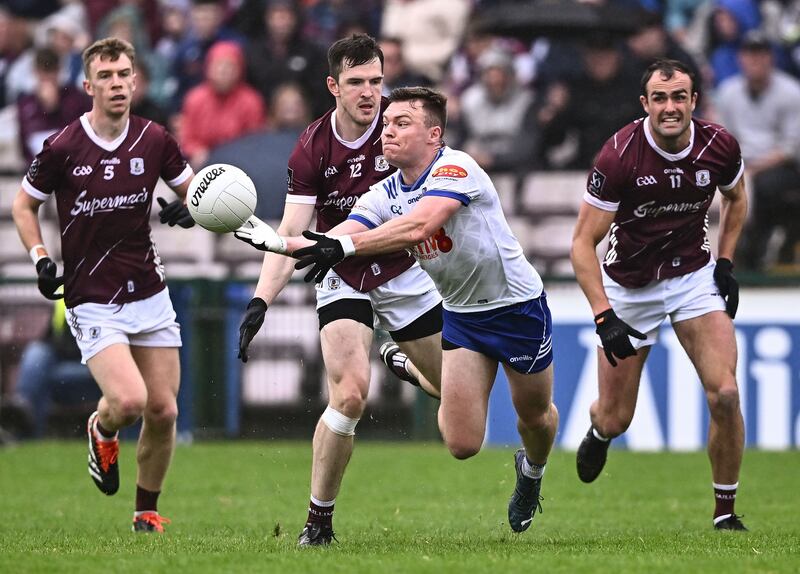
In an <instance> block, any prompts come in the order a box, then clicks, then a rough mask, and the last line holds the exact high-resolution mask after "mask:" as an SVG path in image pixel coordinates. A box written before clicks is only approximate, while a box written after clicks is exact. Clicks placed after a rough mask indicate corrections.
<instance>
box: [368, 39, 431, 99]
mask: <svg viewBox="0 0 800 574" xmlns="http://www.w3.org/2000/svg"><path fill="white" fill-rule="evenodd" d="M378 44H379V45H380V47H381V50H383V95H384V96H386V97H389V94H390V93H391V92H392V90H393V89H395V88H406V87H410V86H426V87H429V86H430V85H431V81H430V80H429V79H428V78H426V77H425V76H423V75H422V74H415V73H413V72H410V71H409V70H408V66H407V65H406V61H405V59H404V58H403V41H402V40H401V39H400V38H382V39H381V40H380V41H379V42H378Z"/></svg>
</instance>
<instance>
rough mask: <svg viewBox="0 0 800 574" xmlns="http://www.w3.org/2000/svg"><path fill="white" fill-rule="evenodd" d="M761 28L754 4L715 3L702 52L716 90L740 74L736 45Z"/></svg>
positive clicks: (736, 0)
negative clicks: (706, 60) (747, 34)
mask: <svg viewBox="0 0 800 574" xmlns="http://www.w3.org/2000/svg"><path fill="white" fill-rule="evenodd" d="M760 25H761V14H760V12H759V10H758V4H757V3H756V1H755V0H715V8H714V10H713V11H712V12H711V16H710V18H709V20H708V26H709V34H708V40H709V45H708V47H707V48H706V50H705V52H706V54H707V55H708V64H709V66H710V67H711V75H712V82H713V85H714V86H715V87H716V86H718V85H720V84H721V83H722V82H724V81H725V80H726V79H728V78H730V77H731V76H734V75H736V74H738V73H739V62H738V59H737V52H738V49H739V42H740V41H741V39H742V37H743V36H744V35H745V34H746V33H747V32H748V31H750V30H753V29H756V28H758V27H759V26H760Z"/></svg>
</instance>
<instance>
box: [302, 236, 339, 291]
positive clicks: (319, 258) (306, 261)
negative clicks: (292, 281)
mask: <svg viewBox="0 0 800 574" xmlns="http://www.w3.org/2000/svg"><path fill="white" fill-rule="evenodd" d="M303 237H305V238H306V239H313V240H314V241H316V243H315V244H314V245H309V246H308V247H302V248H300V249H298V250H297V251H295V252H294V253H292V257H294V258H295V259H299V260H300V261H298V262H297V263H295V264H294V268H295V269H305V268H306V267H308V266H309V265H313V267H312V268H311V270H310V271H309V272H308V273H306V276H305V277H303V280H304V281H305V282H306V283H311V282H312V281H313V282H314V283H319V282H320V281H322V279H323V278H324V277H325V275H326V274H327V273H328V271H330V270H331V267H333V266H334V265H336V264H337V263H341V262H342V260H343V259H344V258H345V254H344V247H342V242H341V241H339V240H338V239H336V238H334V237H328V236H326V235H322V234H321V233H314V232H313V231H304V232H303Z"/></svg>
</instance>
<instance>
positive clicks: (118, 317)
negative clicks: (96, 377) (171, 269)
mask: <svg viewBox="0 0 800 574" xmlns="http://www.w3.org/2000/svg"><path fill="white" fill-rule="evenodd" d="M67 321H68V323H69V328H70V331H72V334H73V336H74V337H75V341H76V342H77V343H78V348H79V349H80V350H81V363H83V364H86V361H88V360H89V359H91V358H92V357H94V356H95V355H96V354H97V353H99V352H100V351H102V350H103V349H105V348H107V347H110V346H111V345H114V344H115V343H124V344H125V345H131V346H133V347H180V346H181V329H180V325H178V323H177V321H175V310H174V309H173V308H172V301H171V300H170V298H169V289H166V288H165V289H164V290H163V291H159V292H158V293H156V294H155V295H152V296H151V297H148V298H146V299H141V300H139V301H132V302H130V303H123V304H121V305H113V304H112V305H108V304H105V303H83V304H81V305H77V306H75V307H72V308H71V309H67Z"/></svg>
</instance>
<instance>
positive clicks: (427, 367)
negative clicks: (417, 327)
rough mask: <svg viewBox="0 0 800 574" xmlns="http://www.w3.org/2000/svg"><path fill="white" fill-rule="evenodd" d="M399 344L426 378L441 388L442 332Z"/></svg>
mask: <svg viewBox="0 0 800 574" xmlns="http://www.w3.org/2000/svg"><path fill="white" fill-rule="evenodd" d="M397 344H398V345H399V346H400V349H402V351H403V352H404V353H405V354H406V355H408V357H409V358H410V359H411V362H412V363H414V365H415V366H416V367H417V369H419V371H420V372H421V373H422V374H423V375H425V378H426V379H428V381H429V382H430V383H431V384H432V385H433V386H435V387H437V388H439V387H440V386H441V380H442V333H441V331H440V332H438V333H435V334H433V335H428V336H427V337H422V338H420V339H414V340H411V341H398V342H397Z"/></svg>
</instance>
